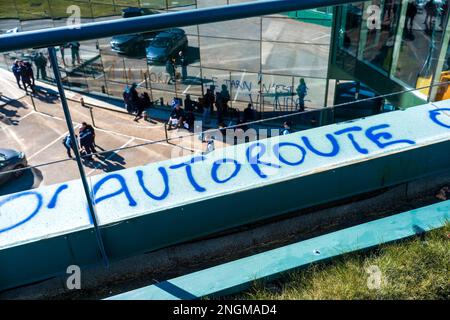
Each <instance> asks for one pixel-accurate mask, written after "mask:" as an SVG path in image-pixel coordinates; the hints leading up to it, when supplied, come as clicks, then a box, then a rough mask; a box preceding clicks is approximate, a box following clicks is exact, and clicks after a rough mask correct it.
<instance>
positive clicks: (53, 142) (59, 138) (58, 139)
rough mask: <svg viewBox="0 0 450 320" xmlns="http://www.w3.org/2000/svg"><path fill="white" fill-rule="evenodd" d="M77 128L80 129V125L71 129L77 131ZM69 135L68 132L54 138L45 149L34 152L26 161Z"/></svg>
mask: <svg viewBox="0 0 450 320" xmlns="http://www.w3.org/2000/svg"><path fill="white" fill-rule="evenodd" d="M78 127H80V125H79V124H78V125H76V126H75V127H73V129H74V130H75V129H77V128H78ZM68 134H69V131H66V132H64V133H63V134H62V135H60V136H59V137H58V138H56V139H55V140H53V141H52V142H50V143H49V144H47V145H46V146H45V147H43V148H41V149H40V150H38V151H36V152H35V153H33V154H32V155H31V156H29V157H28V160H31V159H33V158H34V157H35V156H37V155H38V154H40V153H41V152H42V151H44V150H46V149H48V148H50V147H51V146H52V145H53V144H55V143H56V142H58V141H61V139H62V138H64V137H65V136H67V135H68Z"/></svg>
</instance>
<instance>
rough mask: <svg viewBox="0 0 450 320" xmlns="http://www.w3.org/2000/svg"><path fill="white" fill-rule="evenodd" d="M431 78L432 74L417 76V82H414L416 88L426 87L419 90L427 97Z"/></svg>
mask: <svg viewBox="0 0 450 320" xmlns="http://www.w3.org/2000/svg"><path fill="white" fill-rule="evenodd" d="M431 79H432V76H430V77H428V78H425V77H418V78H417V83H416V88H422V87H427V88H423V89H420V90H419V91H420V92H422V93H423V94H424V95H426V96H427V97H428V94H429V93H430V87H429V86H430V85H431Z"/></svg>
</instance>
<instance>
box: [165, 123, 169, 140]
mask: <svg viewBox="0 0 450 320" xmlns="http://www.w3.org/2000/svg"><path fill="white" fill-rule="evenodd" d="M164 133H165V134H166V142H169V135H168V133H167V123H164Z"/></svg>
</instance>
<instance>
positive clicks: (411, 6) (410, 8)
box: [405, 0, 417, 33]
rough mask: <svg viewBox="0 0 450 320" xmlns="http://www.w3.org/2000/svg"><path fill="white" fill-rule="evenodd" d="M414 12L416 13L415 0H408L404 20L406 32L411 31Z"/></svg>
mask: <svg viewBox="0 0 450 320" xmlns="http://www.w3.org/2000/svg"><path fill="white" fill-rule="evenodd" d="M416 14H417V5H416V2H415V1H414V0H409V2H408V7H407V8H406V20H405V27H406V31H407V32H408V33H412V29H413V23H414V18H415V17H416ZM408 26H409V28H408Z"/></svg>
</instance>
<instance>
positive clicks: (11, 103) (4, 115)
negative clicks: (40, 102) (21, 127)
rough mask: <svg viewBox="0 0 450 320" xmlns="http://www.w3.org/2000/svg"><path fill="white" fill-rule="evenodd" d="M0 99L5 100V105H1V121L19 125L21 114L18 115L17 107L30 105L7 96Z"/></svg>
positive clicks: (25, 107)
mask: <svg viewBox="0 0 450 320" xmlns="http://www.w3.org/2000/svg"><path fill="white" fill-rule="evenodd" d="M0 101H4V102H5V104H4V105H0V122H2V123H4V124H7V125H14V126H16V125H18V124H19V120H20V117H21V116H20V115H18V113H17V110H16V109H20V108H24V109H28V107H27V106H26V105H25V104H24V103H22V102H21V101H19V100H13V99H10V98H8V97H5V96H0ZM11 107H12V108H11ZM13 108H16V109H13ZM13 118H17V119H13Z"/></svg>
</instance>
